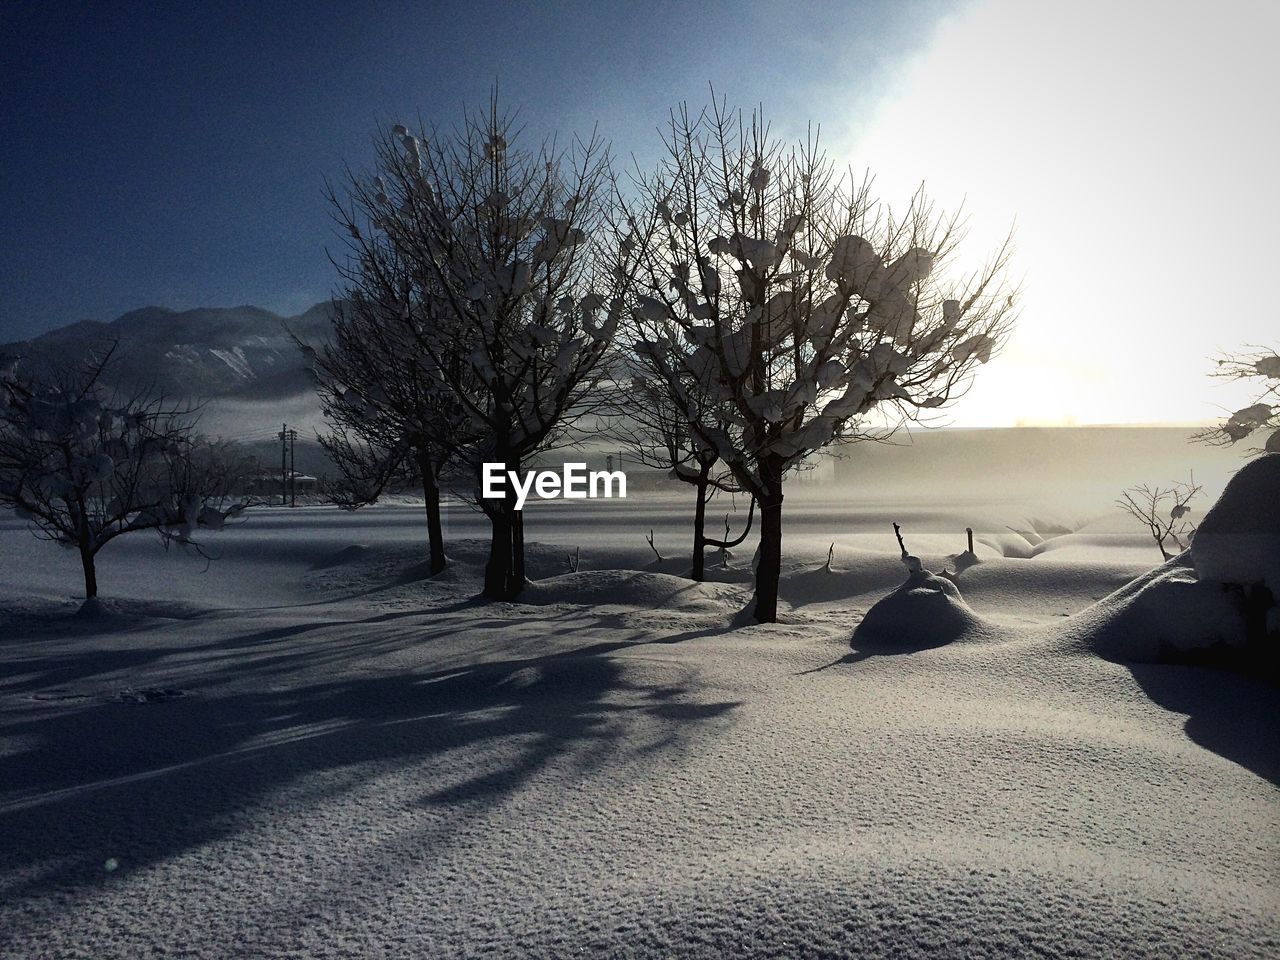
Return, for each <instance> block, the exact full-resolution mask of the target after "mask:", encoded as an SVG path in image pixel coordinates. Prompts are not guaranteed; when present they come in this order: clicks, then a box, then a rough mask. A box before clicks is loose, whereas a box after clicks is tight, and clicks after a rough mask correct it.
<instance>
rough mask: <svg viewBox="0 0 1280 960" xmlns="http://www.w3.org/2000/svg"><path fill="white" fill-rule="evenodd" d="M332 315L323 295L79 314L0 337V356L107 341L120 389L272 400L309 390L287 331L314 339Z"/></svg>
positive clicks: (84, 350) (58, 351) (81, 351)
mask: <svg viewBox="0 0 1280 960" xmlns="http://www.w3.org/2000/svg"><path fill="white" fill-rule="evenodd" d="M332 316H333V304H332V303H331V302H323V303H318V304H316V305H315V306H313V307H311V308H310V309H309V310H307V311H305V312H304V313H301V314H299V315H297V316H294V317H282V316H280V315H279V314H275V313H272V312H271V311H269V310H263V309H262V308H260V307H252V306H240V307H198V308H196V309H194V310H184V311H176V310H169V309H166V308H165V307H144V308H142V309H141V310H134V311H131V312H130V313H126V314H124V316H122V317H119V318H117V319H116V320H113V321H111V322H110V323H102V322H98V321H93V320H89V321H83V322H80V323H73V324H71V325H69V326H66V327H60V328H59V329H57V330H51V331H50V332H48V333H45V334H41V335H40V336H38V337H35V338H33V339H31V340H26V341H19V342H16V343H8V344H0V355H3V354H17V355H20V356H27V357H40V356H50V355H57V356H59V357H62V358H67V357H77V358H78V357H84V356H87V355H89V354H90V353H91V352H92V351H94V350H96V349H100V348H101V347H102V345H103V344H104V343H107V342H110V341H112V340H115V341H118V343H119V347H118V352H117V357H118V362H117V363H116V364H115V366H114V369H113V371H112V379H113V380H114V381H115V383H116V384H117V385H119V386H121V387H123V388H125V389H128V388H130V387H133V386H143V385H155V386H157V387H159V388H161V389H163V390H164V391H165V393H167V394H169V395H171V396H175V397H185V398H193V399H212V398H219V397H235V398H241V399H246V400H249V399H275V398H281V397H287V396H294V395H297V394H300V393H304V392H309V391H310V389H311V384H310V381H309V380H308V378H307V374H306V371H305V370H304V369H303V366H302V360H301V357H300V355H299V352H298V349H297V347H296V346H295V345H294V343H293V341H292V340H291V339H290V338H289V332H290V331H293V332H294V333H296V334H297V335H298V336H299V337H301V338H302V339H304V340H306V341H308V342H313V343H318V342H320V341H322V340H324V339H325V338H326V336H327V334H328V330H329V322H330V319H331V318H332Z"/></svg>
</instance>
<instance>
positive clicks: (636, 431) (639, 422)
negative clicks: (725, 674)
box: [612, 370, 755, 582]
mask: <svg viewBox="0 0 1280 960" xmlns="http://www.w3.org/2000/svg"><path fill="white" fill-rule="evenodd" d="M668 386H669V385H668V384H667V382H666V381H665V379H663V378H662V377H661V376H659V375H657V372H656V371H654V370H649V371H648V373H647V375H644V376H637V377H634V378H633V379H632V382H631V384H630V386H629V389H627V390H625V391H624V397H623V399H622V400H621V402H620V403H619V408H620V416H619V417H617V418H616V419H615V421H614V425H613V428H612V431H613V434H614V436H615V437H616V438H617V439H619V440H621V441H622V442H623V443H625V444H626V445H627V446H628V448H630V450H631V453H632V455H633V456H634V457H635V458H636V459H637V460H639V461H640V462H641V463H643V464H645V465H646V466H650V467H656V468H657V469H659V470H663V471H665V472H666V473H667V474H668V475H669V476H671V477H673V478H675V479H676V480H679V481H680V482H681V483H687V484H689V485H691V486H692V487H693V489H694V512H693V553H692V558H691V565H690V573H689V576H690V577H691V578H692V579H693V580H696V581H698V582H702V581H703V580H705V579H706V550H707V547H709V546H710V547H719V548H721V549H722V550H723V549H727V548H729V547H731V546H736V545H737V544H738V543H741V542H742V541H743V540H744V539H746V536H747V534H748V533H749V532H750V527H751V518H752V517H753V516H754V513H755V501H754V500H752V501H751V505H750V507H749V513H748V519H747V524H746V528H745V529H744V530H743V532H742V534H741V535H740V536H739V537H738V538H736V539H734V540H732V541H730V540H729V538H728V531H727V530H726V533H725V539H724V540H718V539H715V538H713V537H708V536H707V532H706V517H707V506H708V505H709V504H710V502H711V499H712V497H713V496H714V495H715V494H716V493H717V492H723V493H729V494H738V493H742V492H743V491H742V489H741V488H740V487H738V486H737V484H736V482H735V481H734V479H733V474H732V472H731V471H729V470H728V469H727V468H726V467H725V466H724V464H723V463H722V462H721V460H720V455H719V454H718V453H717V452H716V451H715V448H713V447H711V446H709V445H708V444H706V443H704V442H702V441H701V440H700V439H699V434H698V433H697V432H696V431H695V430H694V429H693V428H692V426H691V425H690V419H689V415H688V413H687V412H686V410H685V406H684V404H683V403H681V402H679V401H678V400H677V399H675V398H674V397H673V396H672V394H671V392H670V391H669V389H668ZM683 388H684V394H683V396H684V397H685V400H686V401H687V402H691V403H699V404H701V405H705V404H707V403H708V401H707V398H706V396H705V394H702V393H701V392H700V391H699V388H698V384H697V383H696V381H692V380H686V381H685V382H684V383H683ZM695 398H696V399H695ZM706 412H707V415H708V416H709V415H710V411H706Z"/></svg>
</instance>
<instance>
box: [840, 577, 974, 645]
mask: <svg viewBox="0 0 1280 960" xmlns="http://www.w3.org/2000/svg"><path fill="white" fill-rule="evenodd" d="M986 627H987V624H986V622H985V621H984V620H983V619H982V618H981V617H980V616H978V614H977V613H975V612H974V611H973V609H972V608H971V607H970V606H969V605H968V604H967V603H965V602H964V598H963V597H961V596H960V590H959V589H958V588H957V587H956V585H955V584H954V583H952V582H951V581H950V580H947V579H944V578H943V577H938V576H935V575H934V574H932V573H928V572H927V571H919V572H916V573H912V574H911V575H910V576H909V577H907V580H906V582H905V583H904V584H903V585H902V586H900V587H899V588H898V589H897V590H895V591H893V593H891V594H889V595H888V596H887V597H885V598H883V599H882V600H879V601H877V602H876V604H875V605H874V606H873V607H872V608H871V609H870V610H868V611H867V613H866V616H864V617H863V618H862V622H861V623H859V624H858V626H857V628H856V629H855V630H854V632H853V639H852V640H851V641H850V643H851V645H852V646H853V648H854V649H855V650H860V649H864V648H868V647H872V648H880V649H892V650H900V651H906V650H923V649H927V648H929V647H937V646H941V645H942V644H944V643H951V642H952V641H953V640H958V639H960V638H961V637H963V636H965V635H966V634H968V633H971V632H977V633H981V632H983V631H984V630H985V629H986Z"/></svg>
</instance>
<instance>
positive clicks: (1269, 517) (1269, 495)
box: [1191, 453, 1280, 596]
mask: <svg viewBox="0 0 1280 960" xmlns="http://www.w3.org/2000/svg"><path fill="white" fill-rule="evenodd" d="M1191 562H1192V564H1193V565H1194V566H1195V570H1196V574H1197V575H1198V576H1199V577H1200V579H1201V580H1211V581H1214V582H1217V583H1238V584H1241V585H1244V586H1248V585H1252V584H1255V583H1264V584H1266V586H1267V588H1268V589H1270V591H1271V592H1272V594H1274V595H1276V596H1280V453H1268V454H1265V455H1263V456H1261V457H1258V458H1257V459H1255V460H1251V461H1250V462H1249V463H1247V464H1245V465H1244V466H1243V467H1242V468H1241V469H1240V471H1239V472H1238V473H1237V474H1236V475H1235V476H1233V477H1232V478H1231V480H1230V481H1229V482H1228V483H1227V487H1226V489H1225V490H1223V491H1222V496H1220V497H1219V498H1218V500H1217V502H1216V503H1215V504H1214V505H1213V506H1212V507H1210V508H1209V512H1208V513H1206V514H1205V516H1204V520H1203V521H1202V522H1201V523H1200V526H1199V527H1198V528H1197V529H1196V532H1195V536H1194V537H1193V538H1192V541H1191Z"/></svg>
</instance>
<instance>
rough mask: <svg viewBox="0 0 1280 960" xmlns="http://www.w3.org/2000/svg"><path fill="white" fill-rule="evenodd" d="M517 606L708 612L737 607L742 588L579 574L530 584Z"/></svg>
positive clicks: (639, 574)
mask: <svg viewBox="0 0 1280 960" xmlns="http://www.w3.org/2000/svg"><path fill="white" fill-rule="evenodd" d="M520 602H521V603H533V604H549V603H572V604H580V605H582V606H622V607H640V608H644V609H650V610H652V609H665V610H691V611H698V612H709V611H713V610H714V611H719V610H727V609H729V608H730V607H733V606H740V605H741V604H742V602H743V595H742V591H741V588H739V587H735V586H732V585H729V584H723V583H697V582H695V581H692V580H686V579H684V578H683V577H675V576H672V575H671V574H667V573H655V572H651V571H646V570H580V571H578V572H577V573H567V574H562V575H561V576H557V577H548V578H546V579H545V580H536V581H534V582H532V583H530V584H529V585H528V586H526V587H525V588H524V591H523V592H522V593H521V594H520Z"/></svg>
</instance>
